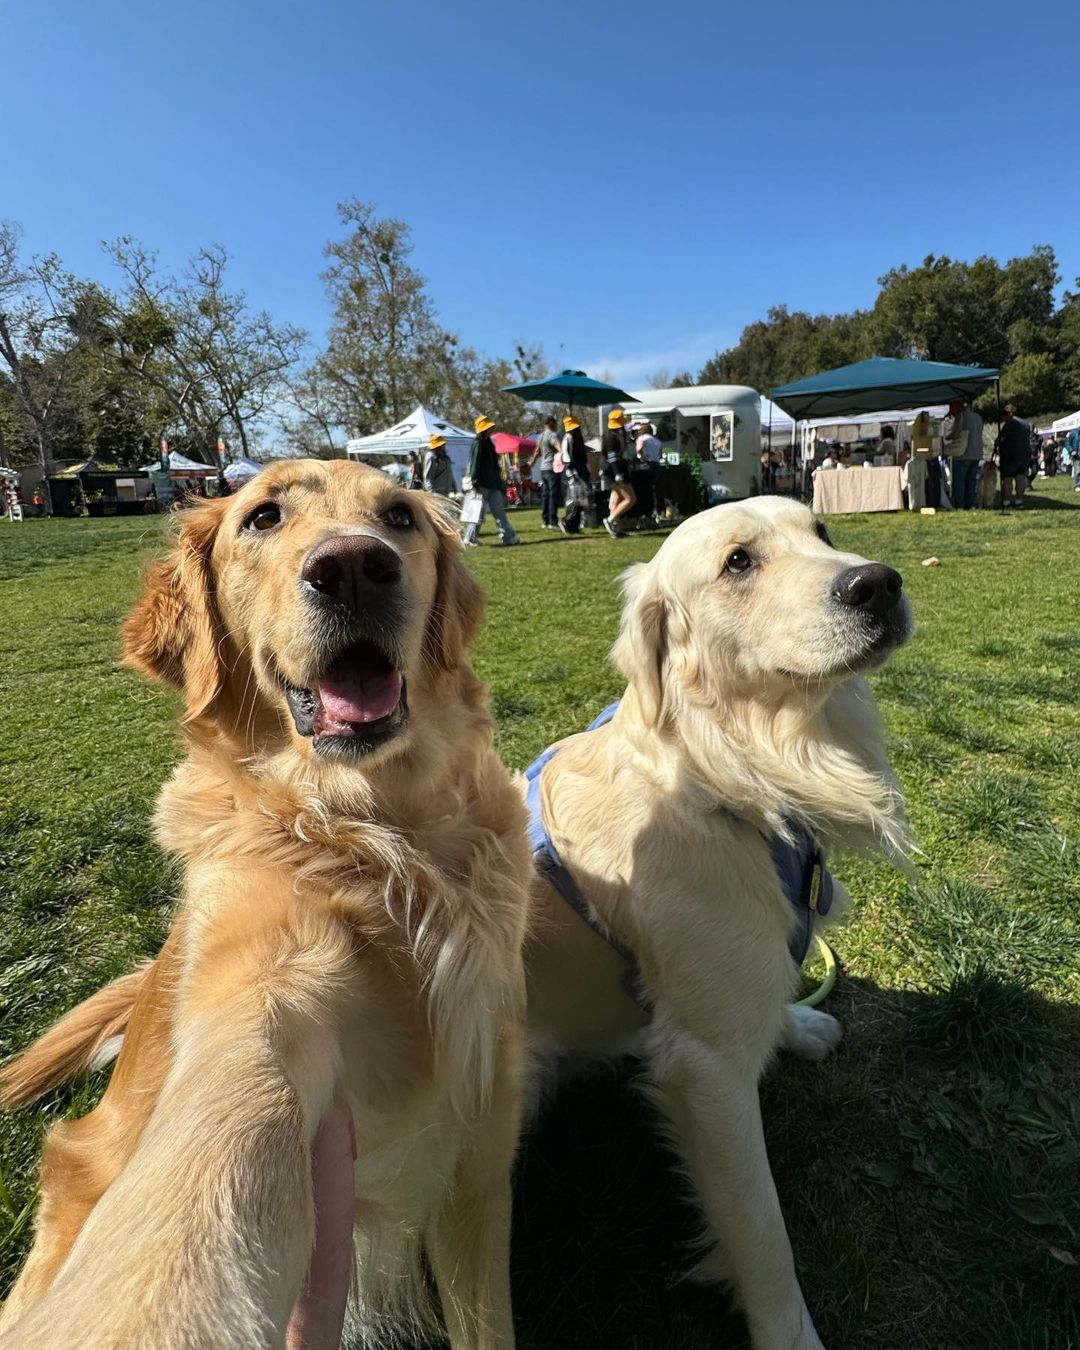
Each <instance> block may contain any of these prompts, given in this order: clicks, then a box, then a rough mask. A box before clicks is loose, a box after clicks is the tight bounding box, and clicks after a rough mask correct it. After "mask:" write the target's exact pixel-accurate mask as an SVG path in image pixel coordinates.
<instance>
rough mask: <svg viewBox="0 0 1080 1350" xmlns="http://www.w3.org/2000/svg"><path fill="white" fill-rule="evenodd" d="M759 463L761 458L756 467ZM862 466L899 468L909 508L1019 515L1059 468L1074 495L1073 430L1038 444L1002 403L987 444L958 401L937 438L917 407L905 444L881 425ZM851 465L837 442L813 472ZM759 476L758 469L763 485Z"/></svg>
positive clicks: (1079, 485) (1078, 441)
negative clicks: (1038, 483)
mask: <svg viewBox="0 0 1080 1350" xmlns="http://www.w3.org/2000/svg"><path fill="white" fill-rule="evenodd" d="M1070 438H1071V439H1070ZM764 460H765V456H764V455H763V456H762V461H763V466H764ZM865 464H866V465H871V464H872V465H876V466H888V465H897V466H899V467H900V468H901V469H903V470H904V476H903V484H904V498H905V503H906V505H907V507H908V509H909V510H911V511H919V510H922V509H923V508H924V507H941V506H946V505H948V506H951V507H952V508H953V509H954V510H957V511H970V510H972V509H973V508H974V507H976V506H983V507H991V506H994V505H995V504H1000V505H1001V506H1002V507H1003V508H1005V509H1008V510H1020V509H1022V508H1023V505H1024V498H1025V496H1026V495H1027V493H1028V492H1029V491H1030V489H1031V485H1032V484H1033V482H1034V481H1035V478H1036V476H1037V475H1038V474H1039V473H1040V472H1042V473H1044V474H1046V475H1047V476H1053V475H1054V474H1056V473H1057V472H1058V471H1059V470H1060V471H1063V472H1070V473H1071V474H1072V478H1073V485H1074V487H1075V488H1076V490H1077V491H1078V492H1080V430H1077V431H1073V432H1070V433H1069V435H1068V436H1065V437H1062V438H1060V439H1054V440H1052V441H1050V442H1044V441H1043V439H1042V437H1040V435H1039V434H1038V432H1036V431H1034V430H1033V429H1032V428H1031V427H1029V426H1028V424H1027V423H1026V422H1024V421H1023V420H1022V419H1021V418H1020V416H1019V415H1018V411H1017V408H1016V405H1015V404H1013V403H1007V404H1006V405H1005V407H1004V409H1003V411H1002V417H1001V425H1000V428H999V430H998V434H997V436H996V437H995V438H994V440H993V443H992V444H987V443H986V442H985V439H984V435H983V420H982V417H981V416H980V415H979V414H978V412H976V411H975V409H974V408H973V407H971V405H970V404H969V403H967V402H966V401H965V400H963V399H954V400H953V401H952V402H951V403H950V404H949V415H948V417H947V419H946V421H945V425H944V428H943V435H942V436H940V437H939V436H938V435H937V433H936V430H935V424H934V421H933V419H932V417H931V415H930V413H929V412H928V411H927V410H925V409H924V410H923V411H921V412H919V413H917V414H916V416H915V419H914V421H913V423H912V426H911V435H910V443H909V442H908V441H907V440H905V439H904V437H902V436H901V437H900V439H899V442H898V440H897V431H896V428H894V427H892V426H887V425H886V426H882V428H881V433H880V438H879V439H878V440H877V442H876V443H875V444H874V445H872V446H871V448H870V450H869V452H868V453H867V454H866V456H865ZM850 467H852V452H851V450H850V448H848V447H842V446H838V445H837V446H830V447H828V448H827V450H826V454H825V456H824V458H823V459H822V461H821V463H820V464H819V465H818V466H817V468H816V469H815V470H814V471H813V472H814V473H817V472H819V471H821V470H830V469H845V468H850ZM764 475H765V469H764V467H763V484H764ZM765 490H768V489H767V488H766V489H765ZM999 491H1000V498H999V497H998V493H999Z"/></svg>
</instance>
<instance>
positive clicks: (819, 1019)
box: [780, 1003, 844, 1059]
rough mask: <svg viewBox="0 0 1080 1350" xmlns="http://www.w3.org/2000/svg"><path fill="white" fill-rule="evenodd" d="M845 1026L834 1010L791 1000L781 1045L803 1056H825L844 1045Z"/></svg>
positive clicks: (785, 1012) (812, 1057)
mask: <svg viewBox="0 0 1080 1350" xmlns="http://www.w3.org/2000/svg"><path fill="white" fill-rule="evenodd" d="M843 1034H844V1032H843V1028H842V1027H841V1026H840V1023H839V1022H838V1021H837V1020H836V1018H835V1017H833V1016H832V1015H831V1013H826V1012H819V1011H818V1010H817V1008H804V1007H802V1006H801V1005H800V1004H798V1003H790V1004H788V1006H787V1007H786V1008H785V1009H784V1026H783V1032H782V1034H781V1037H780V1045H781V1048H782V1049H784V1050H789V1051H790V1052H791V1053H792V1054H793V1055H799V1056H800V1057H801V1058H802V1059H825V1058H827V1056H828V1055H830V1054H831V1053H832V1051H833V1050H835V1049H836V1047H837V1046H838V1045H839V1044H840V1040H841V1038H842V1036H843Z"/></svg>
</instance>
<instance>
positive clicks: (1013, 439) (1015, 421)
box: [995, 403, 1031, 510]
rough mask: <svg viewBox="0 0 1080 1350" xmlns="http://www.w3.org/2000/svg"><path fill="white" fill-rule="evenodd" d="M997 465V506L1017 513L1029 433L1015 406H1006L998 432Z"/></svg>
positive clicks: (1021, 499)
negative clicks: (999, 487) (999, 485)
mask: <svg viewBox="0 0 1080 1350" xmlns="http://www.w3.org/2000/svg"><path fill="white" fill-rule="evenodd" d="M995 449H996V450H997V453H998V462H999V467H1000V469H1001V505H1002V506H1003V507H1004V506H1011V507H1014V508H1015V509H1016V510H1019V509H1020V508H1021V507H1022V506H1023V505H1024V492H1025V491H1026V489H1027V485H1028V479H1027V472H1028V463H1029V462H1030V460H1031V432H1030V430H1029V428H1028V424H1027V423H1026V422H1021V420H1020V418H1019V417H1017V415H1016V404H1015V403H1006V404H1005V411H1004V413H1003V414H1002V418H1001V430H1000V431H999V432H998V438H997V445H996V447H995Z"/></svg>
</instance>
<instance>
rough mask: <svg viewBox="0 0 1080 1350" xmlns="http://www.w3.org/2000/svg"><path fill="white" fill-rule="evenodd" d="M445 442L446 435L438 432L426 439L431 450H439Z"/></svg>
mask: <svg viewBox="0 0 1080 1350" xmlns="http://www.w3.org/2000/svg"><path fill="white" fill-rule="evenodd" d="M445 444H446V437H445V436H440V435H439V434H438V433H436V434H435V435H434V436H432V437H431V438H430V439H429V440H428V445H430V446H431V448H432V450H441V449H442V447H443V446H444V445H445Z"/></svg>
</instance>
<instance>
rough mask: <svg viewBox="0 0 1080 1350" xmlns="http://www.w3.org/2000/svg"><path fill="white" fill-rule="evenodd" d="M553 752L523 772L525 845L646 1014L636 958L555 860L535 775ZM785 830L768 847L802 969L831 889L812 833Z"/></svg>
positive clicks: (597, 722) (792, 826)
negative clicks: (615, 962) (612, 955)
mask: <svg viewBox="0 0 1080 1350" xmlns="http://www.w3.org/2000/svg"><path fill="white" fill-rule="evenodd" d="M618 706H619V704H618V702H617V701H616V702H615V703H612V704H610V705H609V706H608V707H607V708H605V709H604V711H603V712H602V713H601V714H600V715H599V717H596V718H594V719H593V721H592V722H590V723H589V725H588V727H587V728H586V729H587V730H588V731H594V730H595V729H596V728H597V727H602V726H604V725H605V723H607V722H610V721H611V719H612V718H613V717H614V716H615V713H616V710H617V709H618ZM557 750H558V746H557V745H552V746H548V748H547V749H546V750H545V751H544V753H543V754H542V755H540V756H539V758H537V759H535V760H534V761H533V762H532V764H530V765H529V767H528V768H527V769H526V770H525V778H526V780H527V782H528V789H527V791H526V796H525V803H526V807H527V808H528V813H529V842H530V844H531V845H532V850H533V865H534V866H535V867H536V870H537V871H538V872H540V873H541V874H542V875H543V876H545V877H546V878H547V879H548V880H549V881H550V882H551V884H552V885H553V886H554V887H555V889H556V890H557V891H558V892H559V894H560V895H561V896H562V898H563V899H564V900H565V901H566V903H567V904H568V905H569V906H570V908H571V909H572V910H573V911H574V913H575V914H577V915H578V916H579V917H580V918H581V919H583V920H584V921H585V923H587V924H588V925H589V927H590V928H591V929H592V930H593V932H594V933H596V934H597V935H598V936H599V937H601V938H603V940H604V941H605V942H606V943H607V944H608V946H609V947H610V948H611V949H612V950H613V951H614V952H616V953H617V954H618V955H619V956H620V957H621V958H622V960H623V961H624V962H625V963H626V966H627V970H626V973H625V975H624V976H623V987H624V988H625V989H626V992H627V993H628V994H629V995H630V997H631V998H632V999H633V1000H634V1001H635V1003H637V1004H638V1005H639V1006H640V1007H641V1008H644V1009H645V1010H646V1011H647V1010H648V1009H649V1006H650V1005H649V1003H648V1001H647V1000H645V999H643V998H642V995H641V991H640V976H641V972H640V968H639V966H638V963H637V958H636V957H635V956H634V953H633V952H632V951H631V949H630V948H629V947H628V946H627V945H626V943H624V942H623V941H622V940H621V939H620V938H618V937H616V936H615V934H614V933H611V932H610V931H609V930H608V929H607V928H606V927H605V926H604V925H603V924H602V923H601V922H600V921H599V919H598V918H597V917H596V915H595V914H594V913H593V912H592V910H591V908H590V907H589V903H588V901H587V900H586V899H585V897H584V895H582V893H581V889H580V888H579V886H578V884H577V882H576V881H575V880H574V878H573V876H572V875H571V873H570V870H569V868H568V867H567V866H566V865H565V863H564V862H563V861H562V859H561V858H560V857H559V854H558V851H557V849H556V848H555V845H554V844H553V843H552V841H551V836H550V835H549V834H548V831H547V826H546V825H545V823H544V813H543V809H542V807H541V802H540V776H541V774H542V773H543V771H544V767H545V765H547V764H548V762H549V761H550V760H551V759H552V758H553V756H554V755H555V754H556V752H557ZM787 828H788V831H789V833H790V834H791V836H792V839H791V841H790V842H789V841H788V840H786V839H783V838H782V837H781V836H780V835H773V837H772V838H771V839H770V840H768V844H769V851H770V853H771V855H772V861H773V867H774V868H775V869H776V875H777V878H778V880H779V882H780V885H781V888H782V889H783V892H784V897H785V899H786V900H787V901H788V903H789V904H790V906H791V908H792V909H793V910H794V911H795V926H794V928H793V929H792V931H791V935H790V937H789V938H788V951H789V952H790V953H791V957H792V960H793V961H794V962H795V964H796V965H797V966H801V965H802V963H803V961H805V959H806V954H807V952H808V951H809V950H810V944H811V942H812V941H813V937H814V918H815V916H816V915H818V914H821V915H825V914H828V912H829V910H830V909H832V904H833V898H834V886H833V879H832V876H831V874H830V872H829V869H828V868H827V867H826V866H825V855H824V854H823V852H822V850H821V846H820V844H819V843H818V841H817V839H816V838H815V837H814V835H813V834H812V833H811V832H810V831H809V830H808V829H807V828H806V826H805V825H802V824H801V823H799V822H797V821H789V822H787Z"/></svg>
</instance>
